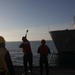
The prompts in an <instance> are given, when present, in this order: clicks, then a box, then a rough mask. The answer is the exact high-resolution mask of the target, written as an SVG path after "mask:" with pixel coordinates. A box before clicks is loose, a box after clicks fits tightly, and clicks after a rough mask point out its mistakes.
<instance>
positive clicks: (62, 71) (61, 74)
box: [14, 66, 75, 75]
mask: <svg viewBox="0 0 75 75" xmlns="http://www.w3.org/2000/svg"><path fill="white" fill-rule="evenodd" d="M14 69H15V75H22V74H23V66H14ZM28 75H40V73H39V67H33V73H32V74H28ZM43 75H46V74H45V71H44V74H43ZM49 75H75V68H58V67H50V68H49Z"/></svg>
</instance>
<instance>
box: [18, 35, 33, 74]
mask: <svg viewBox="0 0 75 75" xmlns="http://www.w3.org/2000/svg"><path fill="white" fill-rule="evenodd" d="M22 41H23V42H22V43H21V44H20V46H19V47H20V48H22V49H23V53H24V56H23V65H24V75H27V70H28V68H29V72H30V73H32V63H33V55H32V51H31V46H30V42H29V41H28V40H27V38H26V36H23V37H22ZM27 64H29V67H28V66H27Z"/></svg>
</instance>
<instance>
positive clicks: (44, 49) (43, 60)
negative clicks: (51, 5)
mask: <svg viewBox="0 0 75 75" xmlns="http://www.w3.org/2000/svg"><path fill="white" fill-rule="evenodd" d="M45 44H46V41H45V40H44V39H42V41H41V45H40V46H39V48H38V51H37V52H38V53H39V54H40V60H39V65H40V74H41V75H42V74H43V65H45V70H46V75H49V69H48V68H49V67H48V58H47V56H48V54H49V53H51V52H50V49H49V47H48V46H47V45H45Z"/></svg>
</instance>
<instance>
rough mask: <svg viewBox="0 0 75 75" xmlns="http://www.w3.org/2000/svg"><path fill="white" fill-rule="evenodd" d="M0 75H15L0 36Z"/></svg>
mask: <svg viewBox="0 0 75 75" xmlns="http://www.w3.org/2000/svg"><path fill="white" fill-rule="evenodd" d="M0 75H15V73H14V68H13V64H12V61H11V57H10V54H9V52H8V50H7V49H6V48H5V39H4V38H3V37H2V36H0Z"/></svg>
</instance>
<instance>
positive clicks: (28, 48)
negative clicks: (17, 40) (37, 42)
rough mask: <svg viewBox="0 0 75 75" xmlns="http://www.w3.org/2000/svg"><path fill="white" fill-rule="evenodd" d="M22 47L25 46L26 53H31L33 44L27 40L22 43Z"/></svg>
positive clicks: (24, 51)
mask: <svg viewBox="0 0 75 75" xmlns="http://www.w3.org/2000/svg"><path fill="white" fill-rule="evenodd" d="M22 48H23V53H24V54H31V53H32V52H31V46H30V43H29V42H28V41H27V42H23V43H22Z"/></svg>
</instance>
